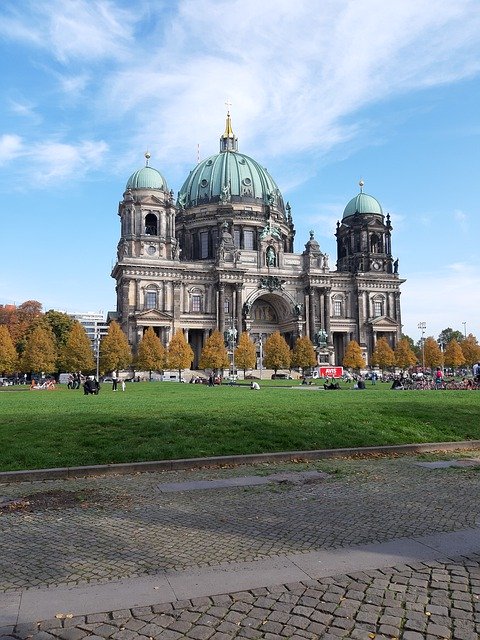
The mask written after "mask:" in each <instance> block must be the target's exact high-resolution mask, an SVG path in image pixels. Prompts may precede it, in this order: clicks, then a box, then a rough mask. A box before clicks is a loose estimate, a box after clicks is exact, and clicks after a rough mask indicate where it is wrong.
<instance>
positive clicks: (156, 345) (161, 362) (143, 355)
mask: <svg viewBox="0 0 480 640" xmlns="http://www.w3.org/2000/svg"><path fill="white" fill-rule="evenodd" d="M135 362H136V366H137V367H138V368H139V369H145V370H146V371H148V373H149V377H150V380H151V379H152V371H160V370H162V369H165V366H166V364H167V350H166V349H165V347H164V346H163V344H162V342H161V340H160V338H159V337H158V336H157V335H156V333H155V331H154V330H153V327H148V329H147V330H146V331H145V333H144V334H143V336H142V339H141V340H140V344H139V345H138V353H137V357H136V359H135Z"/></svg>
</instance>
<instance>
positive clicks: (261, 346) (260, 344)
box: [258, 334, 263, 380]
mask: <svg viewBox="0 0 480 640" xmlns="http://www.w3.org/2000/svg"><path fill="white" fill-rule="evenodd" d="M258 346H259V347H260V380H261V379H262V371H263V336H262V334H260V340H259V341H258Z"/></svg>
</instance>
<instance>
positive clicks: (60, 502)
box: [0, 489, 118, 514]
mask: <svg viewBox="0 0 480 640" xmlns="http://www.w3.org/2000/svg"><path fill="white" fill-rule="evenodd" d="M113 502H118V499H113V500H112V497H111V496H107V495H104V494H102V493H100V492H98V491H95V490H94V489H81V490H78V491H65V490H63V489H53V490H51V491H41V492H38V493H32V494H30V495H26V496H22V497H20V498H6V497H4V496H3V497H2V496H0V514H2V513H11V512H17V511H18V512H20V513H25V512H30V513H31V512H41V511H50V510H53V509H71V508H76V507H80V508H82V509H88V508H90V507H102V506H107V505H108V506H111V505H112V503H113Z"/></svg>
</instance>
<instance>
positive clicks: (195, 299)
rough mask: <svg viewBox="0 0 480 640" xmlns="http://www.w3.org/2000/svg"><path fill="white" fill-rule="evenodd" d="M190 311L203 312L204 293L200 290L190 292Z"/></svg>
mask: <svg viewBox="0 0 480 640" xmlns="http://www.w3.org/2000/svg"><path fill="white" fill-rule="evenodd" d="M190 311H191V312H192V313H201V312H202V311H203V292H202V291H200V289H192V290H191V291H190Z"/></svg>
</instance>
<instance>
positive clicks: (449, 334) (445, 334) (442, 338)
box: [437, 327, 463, 346]
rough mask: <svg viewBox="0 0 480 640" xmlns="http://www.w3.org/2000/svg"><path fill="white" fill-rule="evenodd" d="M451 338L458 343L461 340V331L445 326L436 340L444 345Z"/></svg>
mask: <svg viewBox="0 0 480 640" xmlns="http://www.w3.org/2000/svg"><path fill="white" fill-rule="evenodd" d="M452 340H456V341H457V342H458V343H460V342H463V333H462V332H461V331H454V330H453V329H452V328H451V327H447V328H446V329H444V330H443V331H441V332H440V333H439V335H438V340H437V342H438V343H439V344H444V345H445V346H446V345H447V344H449V343H450V342H451V341H452Z"/></svg>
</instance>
